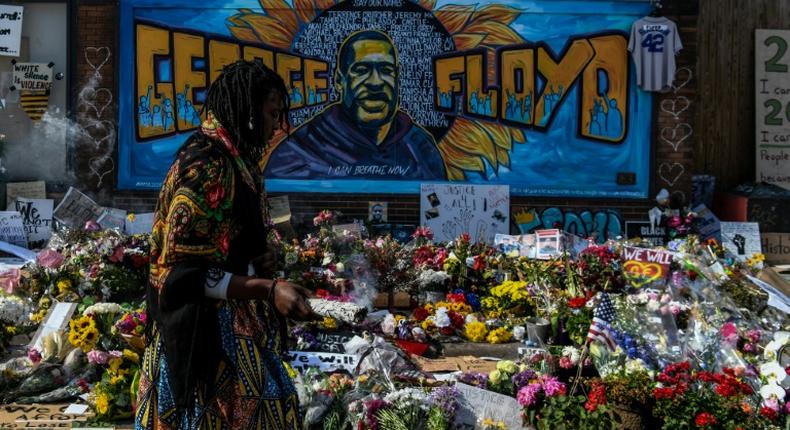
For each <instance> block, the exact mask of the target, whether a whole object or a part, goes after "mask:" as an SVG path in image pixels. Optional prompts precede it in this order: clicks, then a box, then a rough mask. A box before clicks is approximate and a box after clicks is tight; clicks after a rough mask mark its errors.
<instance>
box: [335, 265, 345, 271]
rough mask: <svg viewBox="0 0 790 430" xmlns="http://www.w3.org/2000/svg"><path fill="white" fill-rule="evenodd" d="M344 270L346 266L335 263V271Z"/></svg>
mask: <svg viewBox="0 0 790 430" xmlns="http://www.w3.org/2000/svg"><path fill="white" fill-rule="evenodd" d="M345 270H346V266H344V265H343V263H337V264H335V271H337V273H342V272H344V271H345Z"/></svg>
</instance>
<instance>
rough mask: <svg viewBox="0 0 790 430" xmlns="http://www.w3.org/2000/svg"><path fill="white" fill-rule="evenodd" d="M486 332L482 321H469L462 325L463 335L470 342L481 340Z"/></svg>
mask: <svg viewBox="0 0 790 430" xmlns="http://www.w3.org/2000/svg"><path fill="white" fill-rule="evenodd" d="M486 334H488V329H487V328H486V324H485V323H482V322H476V321H473V322H470V323H467V324H466V325H465V326H464V335H465V336H466V338H467V339H469V340H470V341H472V342H482V341H483V340H485V338H486Z"/></svg>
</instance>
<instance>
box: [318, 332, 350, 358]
mask: <svg viewBox="0 0 790 430" xmlns="http://www.w3.org/2000/svg"><path fill="white" fill-rule="evenodd" d="M352 337H354V333H351V332H339V331H338V332H331V331H324V330H319V331H317V332H316V333H315V339H316V341H317V344H318V346H317V347H315V348H312V349H310V350H312V351H318V352H334V353H339V354H345V352H346V348H345V347H344V346H343V345H344V344H345V343H346V342H348V341H349V340H351V338H352Z"/></svg>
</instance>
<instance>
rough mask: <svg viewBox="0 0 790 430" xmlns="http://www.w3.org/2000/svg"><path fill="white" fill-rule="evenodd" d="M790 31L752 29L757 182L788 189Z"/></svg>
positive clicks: (789, 151)
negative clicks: (753, 37) (753, 35)
mask: <svg viewBox="0 0 790 430" xmlns="http://www.w3.org/2000/svg"><path fill="white" fill-rule="evenodd" d="M788 46H790V30H756V31H755V54H754V56H755V63H754V75H755V76H754V79H755V85H756V90H755V98H756V103H755V110H756V118H755V121H756V122H755V129H756V132H757V136H756V142H757V151H756V155H757V160H756V161H757V170H756V174H757V182H768V183H770V184H774V185H778V186H780V187H782V188H785V189H789V190H790V70H789V69H790V52H789V51H788Z"/></svg>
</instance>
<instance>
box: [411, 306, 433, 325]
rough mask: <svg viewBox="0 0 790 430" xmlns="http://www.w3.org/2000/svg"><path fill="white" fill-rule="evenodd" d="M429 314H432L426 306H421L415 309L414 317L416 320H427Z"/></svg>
mask: <svg viewBox="0 0 790 430" xmlns="http://www.w3.org/2000/svg"><path fill="white" fill-rule="evenodd" d="M429 315H430V314H429V313H428V311H426V310H425V308H423V307H419V308H417V309H415V310H414V315H413V317H414V319H415V320H417V321H420V322H422V321H425V319H426V318H428V316H429Z"/></svg>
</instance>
